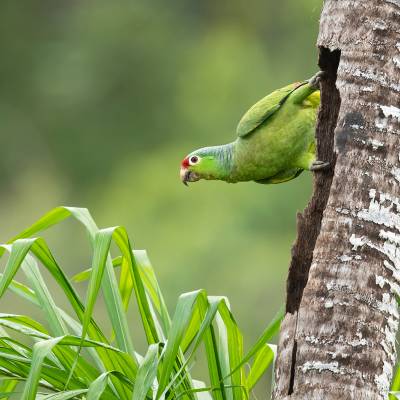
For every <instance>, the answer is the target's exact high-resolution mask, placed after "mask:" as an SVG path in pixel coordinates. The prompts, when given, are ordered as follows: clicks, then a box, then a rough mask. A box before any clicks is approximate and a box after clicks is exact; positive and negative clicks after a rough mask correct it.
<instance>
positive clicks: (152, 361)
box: [132, 344, 159, 400]
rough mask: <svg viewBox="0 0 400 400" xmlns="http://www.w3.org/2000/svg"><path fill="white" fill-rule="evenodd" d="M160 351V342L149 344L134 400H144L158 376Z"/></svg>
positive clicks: (137, 379)
mask: <svg viewBox="0 0 400 400" xmlns="http://www.w3.org/2000/svg"><path fill="white" fill-rule="evenodd" d="M158 352H159V345H158V344H151V345H150V346H149V348H148V350H147V353H146V356H145V357H144V359H143V362H142V363H141V365H140V367H139V370H138V373H137V378H136V382H135V388H134V390H133V396H132V400H144V399H145V398H146V396H147V393H148V392H149V390H150V389H151V386H152V385H153V383H154V380H155V379H156V377H157V366H158ZM151 397H153V396H151Z"/></svg>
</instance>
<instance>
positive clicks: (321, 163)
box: [310, 160, 330, 171]
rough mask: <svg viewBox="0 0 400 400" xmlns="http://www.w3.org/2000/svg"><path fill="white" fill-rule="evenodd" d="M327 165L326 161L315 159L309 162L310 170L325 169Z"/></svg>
mask: <svg viewBox="0 0 400 400" xmlns="http://www.w3.org/2000/svg"><path fill="white" fill-rule="evenodd" d="M329 165H330V164H329V163H328V162H325V161H319V160H316V161H314V162H313V163H312V164H311V166H310V171H321V170H323V169H327V168H328V167H329Z"/></svg>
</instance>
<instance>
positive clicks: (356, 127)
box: [273, 0, 400, 400]
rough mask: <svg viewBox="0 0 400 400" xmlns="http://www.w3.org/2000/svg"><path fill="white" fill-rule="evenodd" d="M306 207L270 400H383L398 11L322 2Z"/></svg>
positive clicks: (399, 290)
mask: <svg viewBox="0 0 400 400" xmlns="http://www.w3.org/2000/svg"><path fill="white" fill-rule="evenodd" d="M318 47H319V51H320V57H319V65H320V68H321V70H323V71H326V73H327V74H326V79H325V80H324V82H323V83H322V88H321V96H322V97H321V108H320V112H319V117H318V124H317V132H316V135H317V140H318V159H320V160H324V161H330V162H331V165H332V169H331V171H327V172H318V173H316V174H315V176H314V193H313V197H312V199H311V201H310V203H309V205H308V206H307V208H306V210H305V211H304V212H303V214H300V215H299V216H298V238H297V240H296V242H295V244H294V246H293V249H292V261H291V265H290V268H289V276H288V283H287V304H286V316H285V318H284V321H283V323H282V327H281V333H280V339H279V345H278V358H277V361H276V366H275V388H274V393H273V398H274V399H279V400H283V399H285V400H289V399H290V400H303V399H307V400H313V399H318V400H320V399H325V400H329V399H341V400H345V399H363V400H368V399H373V400H379V399H386V398H387V393H388V391H389V388H390V382H391V379H392V370H393V366H394V364H395V361H396V348H395V340H396V339H395V338H396V332H397V328H398V322H399V313H398V308H397V304H396V296H397V295H400V286H399V285H400V189H399V183H400V129H399V128H400V0H325V2H324V7H323V11H322V14H321V21H320V33H319V37H318Z"/></svg>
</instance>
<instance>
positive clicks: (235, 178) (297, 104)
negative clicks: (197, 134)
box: [180, 72, 329, 185]
mask: <svg viewBox="0 0 400 400" xmlns="http://www.w3.org/2000/svg"><path fill="white" fill-rule="evenodd" d="M322 78H323V73H322V72H318V73H317V74H316V75H315V76H313V77H312V78H311V79H309V80H307V81H304V82H297V83H293V84H291V85H288V86H285V87H283V88H282V89H278V90H276V91H274V92H272V93H271V94H269V95H268V96H266V97H264V98H263V99H261V100H260V101H258V102H257V103H256V104H254V105H253V106H252V107H251V108H250V109H249V110H248V111H247V112H246V113H245V114H244V116H243V117H242V119H241V120H240V122H239V125H238V126H237V136H238V137H237V139H236V140H235V141H234V142H232V143H228V144H224V145H220V146H212V147H204V148H201V149H198V150H195V151H193V152H192V153H190V154H189V155H188V156H186V157H185V158H184V160H183V161H182V163H181V170H180V177H181V180H182V182H183V183H184V184H185V185H187V182H195V181H198V180H200V179H216V180H221V181H225V182H230V183H234V182H245V181H255V182H257V183H263V184H269V183H281V182H286V181H290V180H291V179H294V178H296V177H297V176H299V175H300V174H301V173H302V172H303V171H304V170H310V171H316V170H321V169H324V168H327V167H328V166H329V163H326V162H323V161H319V160H316V156H315V147H316V146H315V124H316V118H317V110H318V107H319V103H320V92H319V84H320V81H321V79H322Z"/></svg>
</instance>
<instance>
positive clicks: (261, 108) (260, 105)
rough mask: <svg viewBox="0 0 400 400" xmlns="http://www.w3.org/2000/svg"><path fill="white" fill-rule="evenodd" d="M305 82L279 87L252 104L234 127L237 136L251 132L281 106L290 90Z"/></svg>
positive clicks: (292, 90)
mask: <svg viewBox="0 0 400 400" xmlns="http://www.w3.org/2000/svg"><path fill="white" fill-rule="evenodd" d="M305 83H306V82H297V83H292V84H290V85H288V86H285V87H283V88H281V89H278V90H275V91H274V92H272V93H271V94H269V95H268V96H266V97H264V98H263V99H261V100H260V101H258V102H257V103H256V104H254V106H252V107H251V108H250V109H249V110H248V111H247V112H246V113H245V114H244V115H243V117H242V119H241V120H240V122H239V124H238V126H237V128H236V133H237V135H238V136H239V137H244V136H247V135H248V134H249V133H251V132H253V131H254V130H255V129H256V128H257V127H258V126H260V125H261V124H262V123H263V122H265V121H266V120H267V119H268V118H269V117H271V116H272V115H273V114H274V113H275V112H276V111H278V110H279V109H280V108H281V107H282V105H283V103H284V102H285V101H286V99H287V98H288V97H289V96H290V94H291V93H292V92H294V91H295V90H296V89H297V88H299V87H300V86H303V85H304V84H305Z"/></svg>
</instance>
